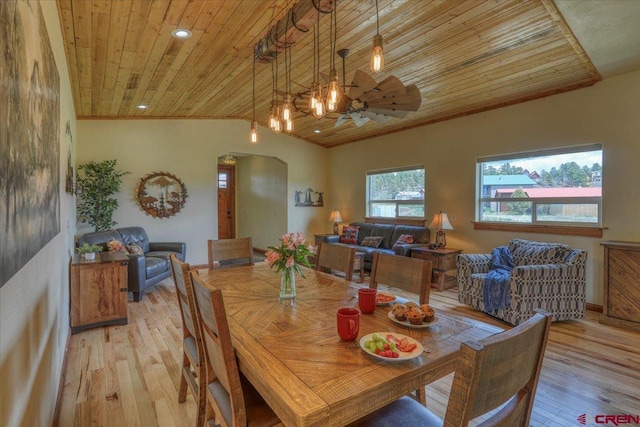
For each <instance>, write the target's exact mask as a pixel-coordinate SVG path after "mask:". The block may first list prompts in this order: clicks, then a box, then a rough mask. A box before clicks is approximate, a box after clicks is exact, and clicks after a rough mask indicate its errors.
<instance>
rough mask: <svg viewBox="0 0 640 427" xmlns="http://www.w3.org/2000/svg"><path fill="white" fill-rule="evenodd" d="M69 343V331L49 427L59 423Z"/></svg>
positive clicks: (69, 331)
mask: <svg viewBox="0 0 640 427" xmlns="http://www.w3.org/2000/svg"><path fill="white" fill-rule="evenodd" d="M70 343H71V329H69V330H68V331H67V342H66V343H65V345H64V355H63V357H62V370H61V372H60V383H59V384H58V395H57V396H56V406H55V408H54V410H53V421H52V422H51V427H58V425H59V423H60V410H61V407H62V395H63V390H64V380H65V378H66V377H67V362H68V359H67V354H68V353H69V345H70Z"/></svg>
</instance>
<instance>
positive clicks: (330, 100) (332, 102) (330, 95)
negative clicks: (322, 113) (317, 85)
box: [327, 69, 342, 113]
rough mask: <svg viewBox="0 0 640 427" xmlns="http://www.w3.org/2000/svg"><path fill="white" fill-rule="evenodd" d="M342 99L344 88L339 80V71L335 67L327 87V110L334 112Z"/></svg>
mask: <svg viewBox="0 0 640 427" xmlns="http://www.w3.org/2000/svg"><path fill="white" fill-rule="evenodd" d="M341 100H342V88H341V87H340V83H339V82H338V72H337V71H336V70H335V69H333V70H331V73H330V74H329V86H328V87H327V111H329V112H331V113H333V112H334V111H336V109H337V108H338V104H339V103H340V101H341Z"/></svg>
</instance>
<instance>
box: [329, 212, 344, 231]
mask: <svg viewBox="0 0 640 427" xmlns="http://www.w3.org/2000/svg"><path fill="white" fill-rule="evenodd" d="M329 221H331V222H333V234H339V233H338V223H339V222H342V217H341V216H340V211H339V210H337V209H335V210H332V211H331V215H330V216H329Z"/></svg>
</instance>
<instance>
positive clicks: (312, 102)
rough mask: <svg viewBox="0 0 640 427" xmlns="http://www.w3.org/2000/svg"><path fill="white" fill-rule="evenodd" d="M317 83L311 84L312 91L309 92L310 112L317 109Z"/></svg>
mask: <svg viewBox="0 0 640 427" xmlns="http://www.w3.org/2000/svg"><path fill="white" fill-rule="evenodd" d="M317 101H318V100H317V98H316V82H313V83H311V91H310V92H309V111H313V109H314V108H316V102H317Z"/></svg>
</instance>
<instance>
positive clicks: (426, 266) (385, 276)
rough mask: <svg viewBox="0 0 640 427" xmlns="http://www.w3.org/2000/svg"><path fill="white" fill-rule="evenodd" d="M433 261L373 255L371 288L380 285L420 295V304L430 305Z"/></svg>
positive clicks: (378, 253) (380, 254)
mask: <svg viewBox="0 0 640 427" xmlns="http://www.w3.org/2000/svg"><path fill="white" fill-rule="evenodd" d="M431 269H432V265H431V261H426V260H423V259H418V258H409V257H406V256H399V255H390V254H383V253H380V252H376V253H374V254H373V263H372V265H371V278H370V279H369V287H370V288H374V289H377V288H378V284H383V285H387V286H392V287H394V288H399V289H404V290H406V291H409V292H413V293H415V294H418V296H419V303H420V304H428V303H429V293H430V291H431Z"/></svg>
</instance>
